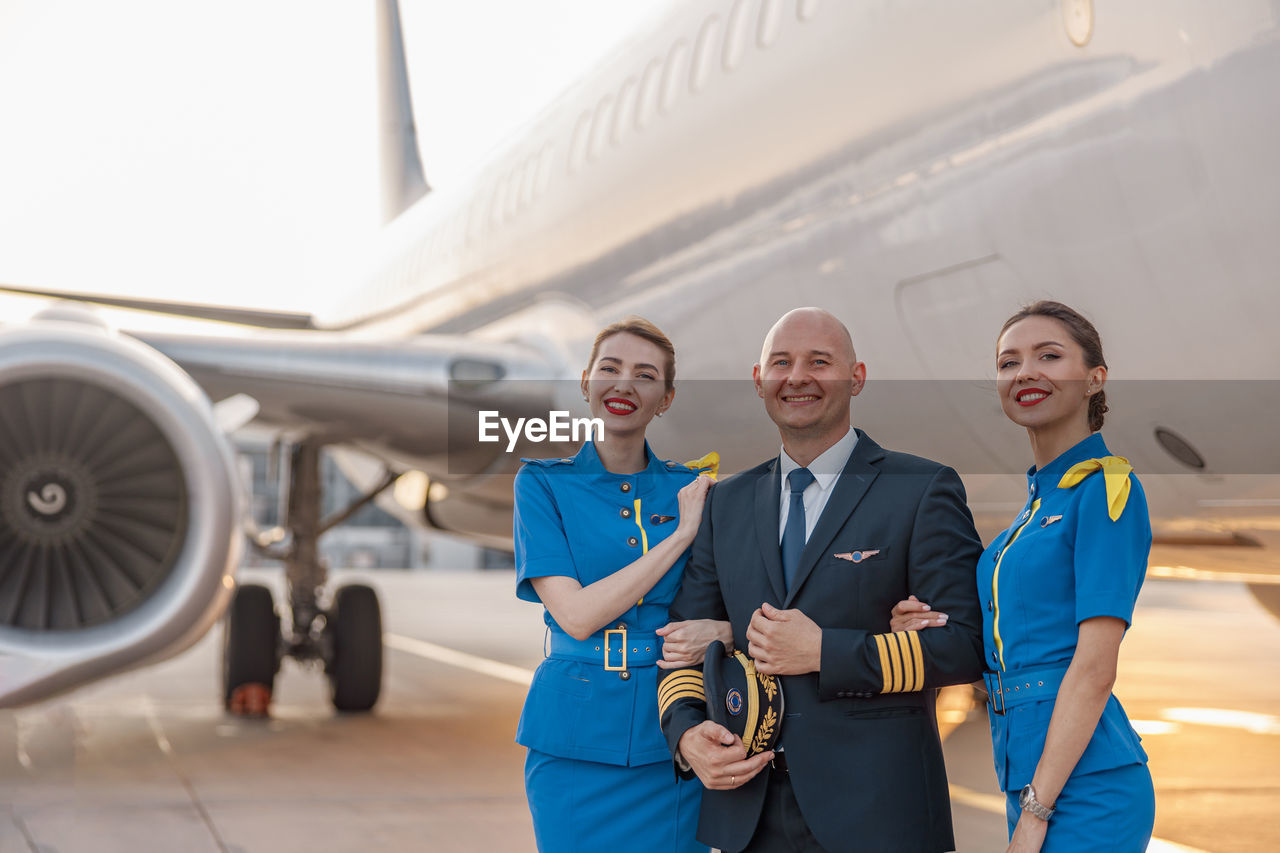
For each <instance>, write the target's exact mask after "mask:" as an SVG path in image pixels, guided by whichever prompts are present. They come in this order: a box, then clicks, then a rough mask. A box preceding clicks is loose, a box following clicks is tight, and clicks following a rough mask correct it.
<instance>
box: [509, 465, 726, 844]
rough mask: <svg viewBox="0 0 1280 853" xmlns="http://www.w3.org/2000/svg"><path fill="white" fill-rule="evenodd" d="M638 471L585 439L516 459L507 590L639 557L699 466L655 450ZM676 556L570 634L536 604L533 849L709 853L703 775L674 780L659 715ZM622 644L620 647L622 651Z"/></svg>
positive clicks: (595, 573)
mask: <svg viewBox="0 0 1280 853" xmlns="http://www.w3.org/2000/svg"><path fill="white" fill-rule="evenodd" d="M645 454H646V458H647V459H648V465H647V466H646V467H645V469H644V470H643V471H640V472H638V473H635V474H612V473H610V472H609V471H607V470H605V468H604V465H603V464H602V463H601V462H600V457H599V456H598V455H597V453H596V449H595V445H594V444H593V443H592V442H587V443H586V444H585V445H583V447H582V449H581V450H580V451H579V452H578V454H577V455H576V456H574V457H572V458H566V459H547V460H536V459H528V460H525V463H526V464H525V465H524V467H523V468H521V469H520V472H519V473H518V474H517V475H516V479H515V514H514V534H515V552H516V582H517V588H516V594H517V595H518V596H519V597H520V598H522V599H524V600H526V601H534V602H537V601H539V598H538V594H537V592H536V591H535V590H534V588H533V584H532V583H531V580H532V579H533V578H539V577H548V576H553V575H563V576H565V577H571V578H574V579H575V580H577V581H578V582H579V583H580V584H582V585H583V586H587V585H589V584H592V583H594V582H596V581H598V580H600V579H602V578H604V577H606V576H608V575H610V574H612V573H613V572H615V571H617V570H618V569H621V568H623V567H624V566H626V565H628V564H630V563H632V562H634V561H635V560H637V559H638V558H639V557H640V556H641V555H642V554H644V553H645V551H646V550H647V549H648V548H651V547H653V546H654V545H656V544H657V543H659V542H661V541H662V540H663V539H665V538H666V537H667V536H669V535H670V534H671V533H672V532H673V531H674V530H675V529H676V525H677V524H678V522H679V503H678V498H677V493H678V492H679V491H680V489H681V488H683V487H684V486H685V485H687V484H688V483H690V482H691V481H692V480H693V479H694V478H695V477H696V476H697V475H698V473H699V470H697V469H695V468H691V467H688V466H686V465H683V464H679V463H675V462H666V461H663V460H660V459H658V458H657V457H656V456H654V455H653V453H652V452H651V451H650V450H649V447H648V445H647V444H646V445H645ZM687 557H688V555H687V554H685V555H682V556H681V557H680V559H678V560H677V561H676V563H675V564H674V565H673V566H672V567H671V570H670V571H668V572H667V573H666V575H665V576H663V578H662V580H660V581H659V582H658V583H657V585H655V586H654V587H653V588H652V589H651V590H650V591H649V592H648V593H646V594H645V596H644V597H643V598H642V599H641V600H640V601H639V602H637V603H636V604H635V605H633V606H632V607H631V608H629V609H628V610H627V611H626V612H625V613H623V614H621V615H620V616H618V618H617V619H616V621H614V622H612V623H611V624H610V625H608V626H606V630H607V631H608V633H607V634H606V632H605V630H602V631H600V632H597V633H596V634H595V635H594V636H593V637H591V638H589V639H587V640H584V641H579V640H575V639H573V638H572V637H571V636H569V635H568V634H567V633H565V632H564V631H563V630H562V629H561V628H560V626H559V625H557V624H556V622H555V620H554V619H553V618H552V617H551V614H550V612H547V613H546V614H545V619H546V623H547V634H548V644H547V648H548V653H547V658H546V660H544V661H543V662H542V663H541V664H540V665H539V666H538V669H537V671H536V672H535V673H534V677H533V683H532V685H531V686H530V688H529V696H528V698H527V699H526V700H525V705H524V712H523V713H522V714H521V716H520V725H519V729H518V730H517V732H516V742H517V743H519V744H521V745H522V746H525V747H528V749H529V754H528V758H527V760H526V762H525V789H526V793H527V794H528V797H529V808H530V811H531V812H532V815H533V825H534V833H535V836H536V838H537V843H538V849H539V850H540V851H543V853H549V851H594V850H610V851H619V853H627V851H635V852H636V853H649V851H656V850H663V851H667V850H670V851H679V853H693V851H699V852H700V853H706V850H707V848H706V846H704V845H700V844H698V843H697V842H696V841H695V839H694V832H695V829H696V826H697V820H698V809H699V805H700V803H701V796H702V786H701V783H699V782H698V781H697V780H692V781H683V780H677V779H676V778H675V776H674V774H673V773H672V772H671V755H670V753H669V752H668V751H667V744H666V741H665V740H664V739H663V737H662V732H661V730H660V729H659V726H658V700H657V696H658V689H657V678H658V676H657V672H658V670H657V667H656V665H655V662H656V661H657V660H658V659H660V658H661V657H662V638H661V637H658V636H657V635H656V634H654V631H655V630H656V629H658V628H660V627H662V626H663V625H665V624H666V623H667V621H668V619H667V607H668V605H670V603H671V600H672V599H673V598H675V594H676V591H677V590H678V589H679V588H680V579H681V576H682V574H683V571H684V565H685V562H686V560H687ZM624 650H625V658H624Z"/></svg>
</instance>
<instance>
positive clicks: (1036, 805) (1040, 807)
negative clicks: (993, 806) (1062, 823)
mask: <svg viewBox="0 0 1280 853" xmlns="http://www.w3.org/2000/svg"><path fill="white" fill-rule="evenodd" d="M1018 805H1019V806H1021V807H1022V810H1023V811H1024V812H1031V813H1032V814H1033V815H1035V816H1036V817H1038V818H1040V819H1041V820H1043V821H1048V820H1049V818H1051V817H1053V809H1051V808H1049V807H1048V806H1046V805H1045V804H1044V803H1042V802H1040V801H1039V800H1037V799H1036V789H1035V788H1033V787H1031V786H1030V785H1027V786H1026V787H1025V788H1023V789H1022V793H1021V794H1019V795H1018Z"/></svg>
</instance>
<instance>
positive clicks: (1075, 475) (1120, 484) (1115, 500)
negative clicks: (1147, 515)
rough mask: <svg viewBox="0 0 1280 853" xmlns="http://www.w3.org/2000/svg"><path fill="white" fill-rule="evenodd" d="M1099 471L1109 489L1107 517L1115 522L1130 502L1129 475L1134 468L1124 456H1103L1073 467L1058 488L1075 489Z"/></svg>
mask: <svg viewBox="0 0 1280 853" xmlns="http://www.w3.org/2000/svg"><path fill="white" fill-rule="evenodd" d="M1098 470H1101V471H1102V476H1103V478H1104V480H1105V483H1104V485H1105V486H1106V489H1107V515H1109V516H1111V520H1112V521H1115V520H1116V519H1118V518H1119V517H1120V513H1122V512H1124V505H1125V504H1126V503H1128V501H1129V474H1130V473H1132V472H1133V466H1132V465H1130V464H1129V460H1128V459H1125V458H1124V457H1123V456H1103V457H1101V458H1099V459H1086V460H1085V461H1084V462H1080V463H1078V464H1076V465H1072V466H1071V467H1070V468H1068V469H1067V473H1065V474H1063V475H1062V479H1061V480H1059V481H1058V488H1059V489H1070V488H1074V487H1075V486H1077V485H1079V484H1080V483H1082V482H1084V479H1085V478H1086V477H1088V476H1089V475H1090V474H1092V473H1093V472H1094V471H1098Z"/></svg>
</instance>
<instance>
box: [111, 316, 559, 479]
mask: <svg viewBox="0 0 1280 853" xmlns="http://www.w3.org/2000/svg"><path fill="white" fill-rule="evenodd" d="M132 336H133V337H135V338H137V339H138V340H139V341H141V342H142V343H144V344H146V345H147V346H150V347H152V348H153V349H155V350H157V351H159V352H160V353H162V354H164V355H165V356H167V357H168V358H169V359H171V360H172V361H174V362H175V363H176V364H177V365H178V366H179V367H181V368H182V369H183V370H184V371H185V372H186V373H188V374H189V375H190V376H191V377H192V378H193V379H194V380H195V381H196V382H197V383H198V384H199V385H200V386H201V387H202V388H203V389H204V391H205V393H206V394H207V395H208V396H209V399H211V400H214V401H218V400H223V399H226V398H228V397H231V396H233V395H236V394H246V395H248V396H250V397H252V398H254V399H255V400H256V401H257V402H258V404H259V410H258V416H257V420H258V422H259V423H263V424H266V425H268V426H272V427H277V428H281V429H285V430H290V431H295V432H298V433H302V434H306V435H311V436H316V437H318V438H321V439H323V440H324V441H325V443H335V444H336V443H349V444H354V445H357V446H360V447H362V448H363V449H366V450H369V451H371V452H373V453H375V454H376V455H378V456H381V457H383V458H387V459H394V460H399V461H401V462H402V463H403V464H405V465H413V466H415V467H422V468H435V469H437V470H443V468H444V467H445V466H447V467H448V469H449V470H450V471H452V472H454V473H463V472H465V471H466V469H468V468H472V469H475V470H482V469H483V468H484V466H485V465H486V464H487V463H488V462H491V461H492V459H491V458H489V459H480V458H474V457H472V456H468V453H467V451H468V449H470V450H473V451H474V449H475V447H476V443H475V441H474V437H475V435H476V430H477V412H478V411H479V410H480V409H486V408H487V409H496V408H499V407H500V408H501V409H502V410H503V412H504V414H505V413H506V412H508V411H519V412H521V413H523V412H524V411H526V410H528V411H529V412H530V413H534V412H537V411H541V413H542V414H543V416H544V417H545V415H546V412H547V409H548V407H549V406H550V405H551V404H552V401H553V400H552V398H553V396H554V393H553V391H552V388H553V386H554V384H555V383H553V382H551V380H552V379H555V378H560V377H559V370H558V368H557V366H556V365H554V364H553V363H552V359H550V358H549V357H548V356H547V355H546V354H545V353H543V352H540V351H538V350H537V349H536V348H534V347H533V346H530V345H526V344H522V343H518V342H495V341H484V340H476V339H474V338H466V337H458V336H443V335H423V336H419V337H416V338H410V339H407V340H404V339H399V340H394V341H382V340H366V339H356V338H351V337H347V336H344V335H339V334H334V333H331V332H277V333H268V334H263V335H253V336H250V337H221V336H195V335H189V334H158V333H132ZM450 435H452V436H453V441H452V443H451V442H450ZM467 439H471V440H467ZM494 449H495V450H498V448H497V447H495V448H494ZM451 451H452V453H451ZM446 457H447V458H446Z"/></svg>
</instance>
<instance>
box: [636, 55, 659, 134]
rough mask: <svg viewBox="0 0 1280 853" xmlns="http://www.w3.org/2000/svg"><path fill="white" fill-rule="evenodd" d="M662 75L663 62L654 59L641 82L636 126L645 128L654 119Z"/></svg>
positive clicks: (637, 102) (641, 128)
mask: <svg viewBox="0 0 1280 853" xmlns="http://www.w3.org/2000/svg"><path fill="white" fill-rule="evenodd" d="M661 77H662V63H661V62H659V61H658V60H656V59H655V60H653V61H652V62H650V63H649V67H648V68H646V69H645V70H644V79H643V80H642V81H641V82H640V94H639V96H638V98H637V101H636V127H637V128H638V129H640V130H644V129H645V127H646V126H647V125H648V124H649V122H651V121H653V114H654V113H655V112H657V110H658V85H659V83H660V82H661Z"/></svg>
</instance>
